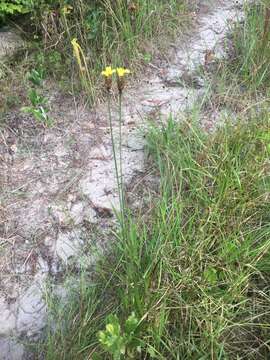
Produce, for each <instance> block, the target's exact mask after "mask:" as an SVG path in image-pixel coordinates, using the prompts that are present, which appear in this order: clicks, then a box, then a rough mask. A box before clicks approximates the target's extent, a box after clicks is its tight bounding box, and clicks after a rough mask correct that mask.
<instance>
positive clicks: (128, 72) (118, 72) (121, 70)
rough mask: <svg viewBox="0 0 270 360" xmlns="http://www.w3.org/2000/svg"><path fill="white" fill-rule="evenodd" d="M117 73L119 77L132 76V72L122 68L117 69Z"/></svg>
mask: <svg viewBox="0 0 270 360" xmlns="http://www.w3.org/2000/svg"><path fill="white" fill-rule="evenodd" d="M116 73H117V75H118V76H119V77H124V76H125V75H128V74H130V70H128V69H125V68H122V67H120V68H117V69H116Z"/></svg>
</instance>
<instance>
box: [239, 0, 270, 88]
mask: <svg viewBox="0 0 270 360" xmlns="http://www.w3.org/2000/svg"><path fill="white" fill-rule="evenodd" d="M264 3H265V4H264ZM245 15H246V17H245V20H244V23H243V24H241V23H240V24H239V25H237V27H236V29H235V31H234V44H235V51H236V57H237V58H236V63H235V64H234V66H235V65H236V71H237V73H238V76H239V77H241V78H242V80H243V82H244V83H245V85H247V86H251V87H252V88H253V90H255V89H256V90H257V89H259V88H260V87H265V86H268V87H269V81H270V63H269V58H270V21H269V20H270V4H269V2H268V5H267V2H261V3H259V4H256V5H251V6H250V5H247V6H246V11H245Z"/></svg>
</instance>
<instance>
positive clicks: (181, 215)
mask: <svg viewBox="0 0 270 360" xmlns="http://www.w3.org/2000/svg"><path fill="white" fill-rule="evenodd" d="M269 132H270V119H269V115H268V114H267V113H265V114H264V113H261V114H260V116H259V117H258V116H257V117H255V118H250V119H248V121H247V122H245V123H243V124H234V125H230V124H228V125H227V126H224V127H223V128H221V129H220V130H218V131H217V132H216V133H215V134H214V135H209V136H206V135H205V134H203V133H202V131H201V129H197V128H196V127H195V126H192V125H191V121H190V120H189V119H188V120H187V121H186V122H184V124H182V125H181V124H179V123H176V122H174V121H173V120H170V121H169V123H168V124H167V125H166V126H164V127H163V128H158V127H153V128H151V129H150V131H149V134H148V143H149V152H150V154H151V156H152V158H153V160H154V161H155V164H156V168H157V171H158V173H159V175H160V178H161V186H160V193H159V194H158V197H157V199H155V200H153V203H151V204H149V211H147V217H143V218H137V219H136V220H134V217H131V216H129V215H128V213H127V214H126V218H127V220H126V221H127V222H126V224H125V226H124V228H123V229H121V230H120V231H119V233H118V235H117V239H116V242H115V244H114V245H113V248H112V254H111V256H110V257H109V258H105V259H101V260H100V263H99V264H98V265H97V273H96V276H95V277H94V279H95V283H94V284H93V283H92V285H91V286H90V285H89V284H88V285H87V282H86V285H85V286H81V291H80V293H79V295H78V292H77V293H76V298H75V302H74V303H73V305H70V307H67V306H65V316H64V317H65V320H66V322H65V324H64V327H63V325H62V326H61V327H60V329H59V330H58V331H57V332H54V333H53V334H51V335H49V340H48V346H47V349H46V351H45V353H46V359H48V360H49V359H50V360H54V359H59V358H63V359H74V358H76V359H85V358H88V357H92V354H93V353H95V356H96V359H103V360H110V359H112V358H114V359H119V358H121V356H122V358H123V359H128V358H129V357H128V356H130V357H131V358H132V356H133V358H134V359H136V360H137V359H138V360H139V359H151V358H154V359H159V360H165V359H187V360H199V359H209V354H210V355H211V358H213V359H237V358H248V359H254V360H255V359H265V358H267V356H268V354H269V349H268V341H269V334H268V330H269V326H270V325H269V324H270V310H269V304H270V296H269V278H270V261H269V259H270V256H269V253H270V240H269V239H270V216H269V191H270V180H269V179H270V174H269V151H268V145H269ZM90 290H91V291H90ZM132 311H134V313H135V314H136V318H138V319H139V326H136V323H137V320H136V321H134V327H133V328H132V329H131V333H132V335H131V337H130V338H129V339H130V340H131V343H132V339H135V340H136V341H137V339H138V340H139V343H138V344H139V347H140V351H141V352H136V351H137V344H136V343H134V345H132V347H131V348H132V349H133V351H131V353H130V355H129V352H128V347H129V346H130V344H131V343H130V342H129V341H130V340H128V341H127V340H126V339H127V334H128V332H129V331H128V330H127V329H128V327H127V328H126V327H125V326H126V325H125V324H126V319H127V316H128V314H130V313H131V312H132ZM55 313H56V314H58V312H57V311H56V312H55ZM112 313H113V314H117V317H116V316H113V317H112V316H111V317H109V318H108V317H107V316H108V315H109V314H112ZM54 320H55V319H54ZM59 320H60V322H61V321H63V314H59ZM132 324H133V321H132ZM59 326H60V325H59ZM104 327H105V330H103V329H104ZM97 333H98V334H99V335H98V340H99V341H97V340H96V334H97ZM236 339H237V342H236ZM124 354H125V355H124Z"/></svg>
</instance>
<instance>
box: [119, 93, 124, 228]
mask: <svg viewBox="0 0 270 360" xmlns="http://www.w3.org/2000/svg"><path fill="white" fill-rule="evenodd" d="M122 160H123V159H122V91H120V92H119V170H120V171H119V173H120V197H121V201H120V205H121V213H122V221H123V220H124V206H125V198H124V188H123V176H124V175H123V164H122Z"/></svg>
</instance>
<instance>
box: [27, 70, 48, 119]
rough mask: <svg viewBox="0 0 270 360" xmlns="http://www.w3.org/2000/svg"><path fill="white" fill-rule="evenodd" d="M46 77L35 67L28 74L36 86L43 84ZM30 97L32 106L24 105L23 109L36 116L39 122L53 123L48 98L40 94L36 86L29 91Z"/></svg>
mask: <svg viewBox="0 0 270 360" xmlns="http://www.w3.org/2000/svg"><path fill="white" fill-rule="evenodd" d="M43 79H44V73H43V72H41V71H38V70H35V69H32V71H31V72H30V73H29V75H28V80H29V81H30V82H31V83H32V84H33V85H34V86H39V87H40V86H42V83H43ZM28 99H29V101H30V103H31V106H24V107H22V111H23V112H25V113H28V114H31V115H32V116H34V118H35V119H36V120H37V122H40V123H42V124H44V125H45V126H51V125H52V119H51V118H50V116H49V115H48V113H49V109H48V108H47V106H46V103H47V102H48V100H47V98H45V97H44V96H42V95H40V94H39V93H38V92H37V90H36V89H35V88H30V89H29V91H28Z"/></svg>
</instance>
